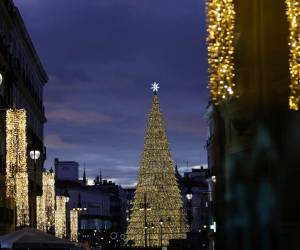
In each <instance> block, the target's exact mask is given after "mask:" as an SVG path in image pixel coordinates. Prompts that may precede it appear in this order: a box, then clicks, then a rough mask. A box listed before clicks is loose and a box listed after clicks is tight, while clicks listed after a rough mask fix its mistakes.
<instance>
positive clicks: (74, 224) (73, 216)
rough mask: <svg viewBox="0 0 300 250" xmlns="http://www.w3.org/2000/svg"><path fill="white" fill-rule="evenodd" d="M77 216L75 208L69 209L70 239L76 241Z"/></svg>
mask: <svg viewBox="0 0 300 250" xmlns="http://www.w3.org/2000/svg"><path fill="white" fill-rule="evenodd" d="M78 216H79V213H78V211H77V210H76V209H73V210H71V211H70V231H71V233H70V239H71V241H74V242H77V241H78Z"/></svg>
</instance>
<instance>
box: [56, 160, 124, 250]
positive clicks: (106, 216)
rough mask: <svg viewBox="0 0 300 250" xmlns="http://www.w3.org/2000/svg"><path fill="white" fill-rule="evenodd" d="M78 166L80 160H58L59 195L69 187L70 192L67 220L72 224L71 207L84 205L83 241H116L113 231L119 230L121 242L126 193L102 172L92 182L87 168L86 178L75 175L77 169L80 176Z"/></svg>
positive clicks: (81, 216)
mask: <svg viewBox="0 0 300 250" xmlns="http://www.w3.org/2000/svg"><path fill="white" fill-rule="evenodd" d="M65 163H68V164H65ZM66 166H67V169H65V168H66ZM78 166H79V165H78V163H76V162H72V164H71V163H70V162H60V161H59V160H58V159H56V160H55V171H57V172H58V173H60V175H58V176H57V178H56V195H64V194H65V193H66V191H67V192H68V193H69V195H70V199H69V202H68V204H67V218H68V219H67V223H68V224H70V217H69V216H70V210H72V209H76V208H80V209H81V212H80V213H79V236H78V239H79V241H80V242H87V243H89V244H92V245H93V246H100V245H102V246H104V245H105V246H107V245H109V244H110V243H112V242H111V241H112V240H111V239H110V234H111V233H113V232H115V233H116V234H117V237H118V242H120V241H119V240H120V239H121V238H120V236H121V235H122V234H124V233H125V230H126V204H127V201H126V193H125V192H124V190H123V189H122V187H121V186H118V185H116V184H115V183H113V182H112V181H108V180H102V177H101V175H99V176H97V177H96V178H95V180H94V182H93V184H92V183H90V182H89V183H88V181H87V177H86V175H85V170H84V174H83V178H82V179H74V178H73V177H72V176H76V174H75V171H77V176H78ZM63 169H65V170H66V172H64V170H63ZM66 173H69V174H70V176H68V174H66ZM67 228H69V226H67ZM69 233H70V232H68V234H69Z"/></svg>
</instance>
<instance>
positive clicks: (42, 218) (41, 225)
mask: <svg viewBox="0 0 300 250" xmlns="http://www.w3.org/2000/svg"><path fill="white" fill-rule="evenodd" d="M36 221H37V229H38V230H41V231H45V225H46V215H45V202H44V197H43V196H37V197H36Z"/></svg>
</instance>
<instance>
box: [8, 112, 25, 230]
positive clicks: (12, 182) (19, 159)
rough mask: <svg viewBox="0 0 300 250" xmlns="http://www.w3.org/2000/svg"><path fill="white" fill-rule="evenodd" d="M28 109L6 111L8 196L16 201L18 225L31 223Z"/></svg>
mask: <svg viewBox="0 0 300 250" xmlns="http://www.w3.org/2000/svg"><path fill="white" fill-rule="evenodd" d="M28 191H29V190H28V169H27V137H26V111H25V110H24V109H9V110H7V111H6V196H7V198H11V199H13V200H14V201H15V203H16V214H17V223H16V224H17V226H26V225H29V204H28Z"/></svg>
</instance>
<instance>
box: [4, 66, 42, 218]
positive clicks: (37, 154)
mask: <svg viewBox="0 0 300 250" xmlns="http://www.w3.org/2000/svg"><path fill="white" fill-rule="evenodd" d="M2 80H3V78H2V75H1V72H0V85H1V83H2ZM29 156H30V158H31V159H32V160H33V162H34V163H33V164H34V165H33V168H34V169H33V174H34V182H35V183H34V195H37V181H36V169H37V167H36V161H37V160H38V159H39V158H40V156H41V153H40V151H39V150H31V151H30V152H29ZM35 213H36V211H35ZM34 224H36V222H34Z"/></svg>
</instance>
